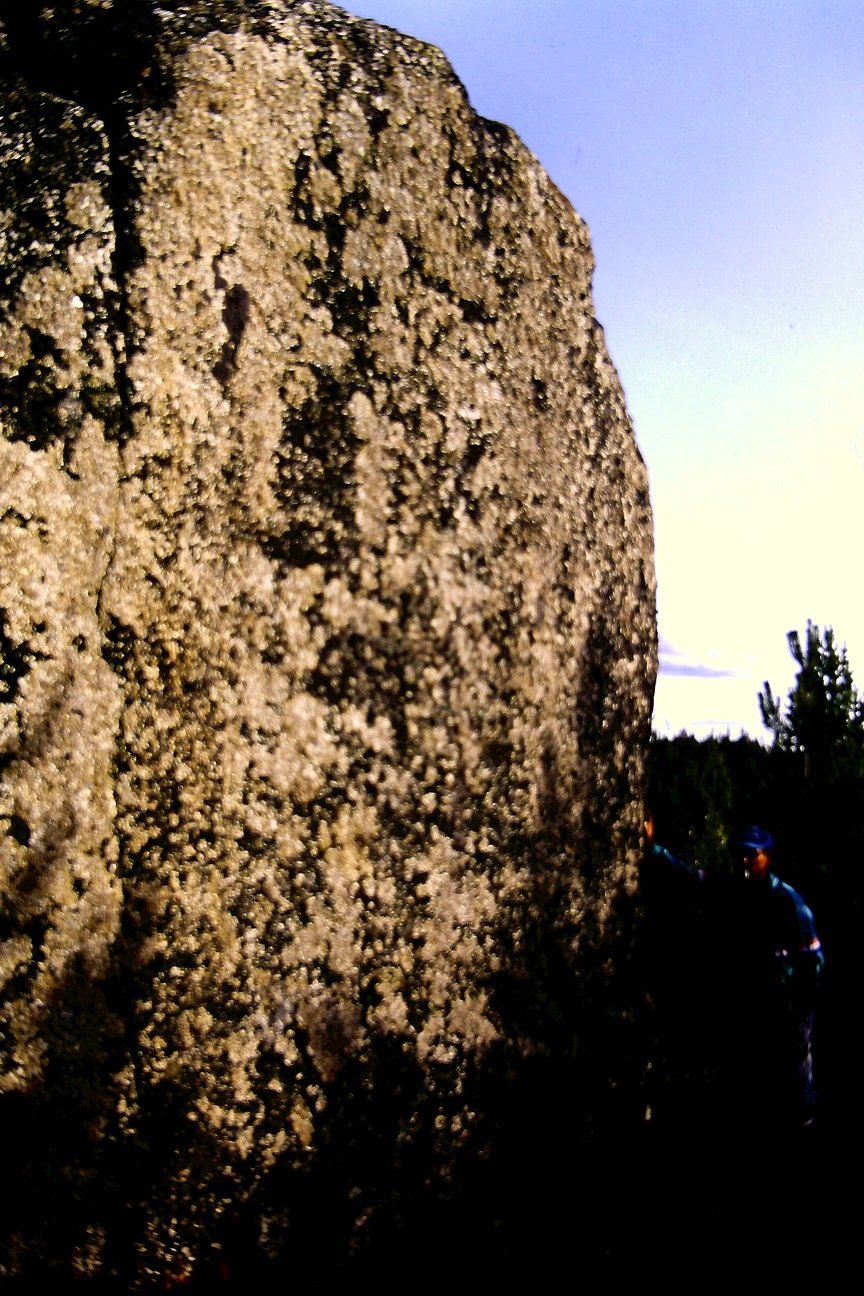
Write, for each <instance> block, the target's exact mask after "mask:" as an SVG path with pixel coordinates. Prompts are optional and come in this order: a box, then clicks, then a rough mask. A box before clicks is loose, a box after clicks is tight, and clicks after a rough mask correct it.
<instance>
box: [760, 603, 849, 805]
mask: <svg viewBox="0 0 864 1296" xmlns="http://www.w3.org/2000/svg"><path fill="white" fill-rule="evenodd" d="M786 638H787V641H788V644H789V651H790V652H791V654H792V657H793V659H794V660H795V662H796V663H797V665H798V675H797V677H796V680H795V684H794V685H793V687H792V689H791V690H790V693H789V697H788V699H787V702H786V706H785V709H784V707H783V704H782V703H781V701H780V699H779V697H775V695H774V694H773V693H772V691H771V685H770V684H769V683H768V681H767V680H766V681H765V689H764V692H761V693H760V694H759V710H760V712H761V715H762V721H763V723H764V724H765V725H766V727H767V728H768V729H770V730H771V731H772V733H773V734H774V743H775V746H777V747H779V748H780V749H781V751H789V752H803V754H804V761H805V773H806V776H807V777H808V778H812V779H816V780H818V781H824V782H828V783H833V782H836V781H837V780H838V779H843V778H845V777H847V776H849V775H851V776H853V777H855V778H857V777H860V775H861V773H862V771H864V702H862V699H861V697H860V696H859V694H858V690H857V689H856V687H855V684H854V682H853V680H852V671H851V668H850V666H849V658H848V655H847V652H846V647H845V645H844V646H843V647H842V648H840V649H839V650H838V648H837V644H836V641H835V638H834V631H833V629H832V628H831V627H830V626H828V627H827V628H826V629H825V631H824V632H820V629H819V627H818V626H817V625H814V624H813V622H812V621H808V622H807V631H806V639H805V641H804V643H802V641H801V636H800V635H799V634H798V631H797V630H791V631H790V632H789V634H788V635H787V636H786Z"/></svg>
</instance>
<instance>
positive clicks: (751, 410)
mask: <svg viewBox="0 0 864 1296" xmlns="http://www.w3.org/2000/svg"><path fill="white" fill-rule="evenodd" d="M346 7H348V8H350V9H351V11H352V12H354V13H358V14H360V15H362V16H363V17H368V18H374V19H375V20H376V21H378V22H383V23H385V24H387V25H388V26H391V27H396V28H398V29H399V30H400V31H403V32H407V33H408V34H410V35H412V36H417V37H419V38H420V39H422V40H426V41H430V42H432V43H433V44H436V45H438V46H439V47H440V48H441V49H443V50H444V52H445V54H446V55H447V57H448V58H449V60H450V62H451V64H452V65H453V67H454V69H455V71H456V73H457V75H458V76H459V77H460V79H461V80H462V82H463V84H464V85H465V88H466V90H467V92H468V95H469V98H470V100H471V103H472V104H473V106H474V108H475V109H476V110H477V111H478V112H479V113H481V114H482V115H483V116H484V117H491V118H493V119H495V120H497V121H503V122H506V123H507V125H509V126H512V127H513V129H514V130H515V131H516V132H517V133H518V134H519V135H520V136H521V138H522V139H523V140H524V142H525V143H526V144H527V145H528V147H529V148H530V149H531V150H532V152H533V153H535V154H536V156H537V157H538V158H539V159H540V161H541V162H542V164H543V165H544V167H545V169H546V170H547V172H548V173H549V175H550V176H551V177H552V179H553V180H554V181H555V183H556V184H557V185H558V187H559V188H560V189H561V190H562V191H563V192H564V193H565V194H566V195H567V197H568V198H569V199H570V201H571V202H572V204H573V206H574V207H575V208H576V210H577V211H578V212H579V214H580V215H581V216H582V217H583V218H584V219H585V220H586V221H587V223H588V226H589V229H590V231H591V236H592V242H593V247H594V253H595V257H596V260H597V270H596V273H595V277H594V301H595V311H596V314H597V318H598V319H599V320H600V322H601V323H602V324H603V326H604V329H605V331H606V339H607V343H608V345H609V349H610V352H611V354H612V358H613V360H614V362H615V365H616V367H617V369H618V372H619V375H620V377H621V380H622V383H623V386H624V390H625V392H626V395H627V404H628V408H629V410H630V414H631V417H632V419H633V423H634V426H635V430H636V437H637V440H638V442H639V446H640V449H641V451H642V454H643V456H644V458H645V460H646V463H647V465H648V470H649V475H650V480H651V498H652V505H653V508H654V522H655V543H656V565H657V579H658V602H657V606H658V622H659V630H660V636H661V663H660V676H659V678H658V682H657V693H656V699H655V710H654V727H655V729H656V731H657V732H658V733H661V734H667V735H671V734H676V733H678V732H680V731H681V730H686V731H688V732H690V733H694V734H696V735H697V736H699V737H704V736H706V735H707V734H709V733H712V732H713V733H720V734H723V733H730V734H731V735H732V736H733V737H737V736H738V734H739V733H741V732H742V731H744V732H747V733H749V734H751V735H753V736H754V737H759V738H761V739H762V740H763V741H766V740H767V739H768V737H769V735H768V734H767V731H766V730H765V729H764V728H763V726H762V724H761V720H760V716H759V707H758V700H757V697H758V693H759V690H760V688H761V687H762V685H763V682H764V681H765V680H769V681H770V682H771V685H772V688H773V689H774V692H775V693H778V692H779V693H780V695H781V696H784V697H785V695H786V694H787V692H788V690H789V688H790V687H791V685H792V683H793V680H794V673H795V668H794V664H793V662H792V659H791V657H790V655H789V651H788V647H787V644H786V634H787V632H788V631H789V630H792V629H799V630H802V631H803V629H804V627H805V625H806V622H807V620H808V619H809V620H812V621H814V622H816V624H818V625H820V626H823V627H824V626H826V625H831V626H833V627H834V630H835V633H836V636H837V638H838V640H839V642H840V643H845V644H846V645H847V646H848V649H849V656H850V661H851V664H852V669H853V674H854V675H855V678H856V681H857V683H858V684H859V687H860V686H864V598H862V592H864V591H862V567H864V0H740V2H739V0H357V3H356V5H350V4H349V5H347V6H346Z"/></svg>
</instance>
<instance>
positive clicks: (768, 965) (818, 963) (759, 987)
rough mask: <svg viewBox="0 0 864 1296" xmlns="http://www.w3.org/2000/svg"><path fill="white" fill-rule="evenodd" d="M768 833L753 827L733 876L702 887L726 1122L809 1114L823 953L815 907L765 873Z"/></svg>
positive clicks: (800, 1119)
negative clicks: (813, 1034)
mask: <svg viewBox="0 0 864 1296" xmlns="http://www.w3.org/2000/svg"><path fill="white" fill-rule="evenodd" d="M772 849H773V840H772V838H771V835H770V833H768V832H766V831H765V830H764V829H763V828H759V827H756V826H751V827H749V828H747V829H745V830H744V832H743V833H741V834H740V836H739V837H738V839H737V841H736V843H735V848H734V854H733V859H732V869H731V874H730V876H729V877H728V878H725V879H716V880H715V879H709V880H708V882H707V884H706V888H705V891H706V916H707V918H708V923H709V935H710V946H711V950H712V963H713V968H712V985H711V990H712V998H713V1004H712V1008H713V1013H712V1016H713V1018H714V1021H713V1023H712V1032H714V1033H715V1044H716V1078H717V1086H718V1088H717V1093H716V1098H717V1100H718V1102H719V1104H720V1107H721V1111H722V1113H723V1114H725V1116H726V1117H727V1118H731V1120H732V1121H733V1123H736V1124H740V1125H742V1126H745V1127H746V1126H753V1127H757V1126H758V1127H761V1128H764V1127H766V1126H773V1127H774V1128H777V1129H788V1128H790V1127H794V1126H796V1125H798V1126H800V1125H806V1124H809V1123H810V1122H811V1121H812V1118H813V1109H814V1103H815V1097H816V1095H815V1090H814V1086H813V1052H812V1033H813V1009H814V1004H815V998H816V989H817V985H818V982H819V976H820V973H821V970H822V964H823V961H824V960H823V955H822V947H821V943H820V941H819V937H818V936H817V934H816V928H815V925H814V921H813V914H812V913H811V911H810V910H809V909H808V907H807V905H806V904H805V903H804V901H803V900H802V898H801V896H800V895H799V894H798V892H797V891H794V890H793V889H792V887H790V886H788V885H787V884H786V883H785V882H781V881H780V879H779V878H778V877H777V876H776V875H775V874H774V873H773V872H772V871H771V860H772Z"/></svg>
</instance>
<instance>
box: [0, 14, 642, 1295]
mask: <svg viewBox="0 0 864 1296" xmlns="http://www.w3.org/2000/svg"><path fill="white" fill-rule="evenodd" d="M22 10H24V11H25V16H22V12H21V11H22ZM0 13H2V21H3V27H2V29H0V40H2V43H3V47H2V57H3V77H4V81H3V106H2V118H0V207H2V210H0V430H2V439H0V609H2V611H0V752H2V755H0V827H2V830H3V836H2V846H0V849H2V857H0V858H2V863H0V869H2V872H0V879H2V912H0V924H2V931H0V934H2V944H0V977H2V983H3V992H2V994H3V998H2V1016H0V1030H2V1037H0V1044H2V1072H0V1076H2V1078H0V1087H2V1091H3V1095H4V1096H3V1098H2V1100H0V1106H2V1107H3V1108H4V1109H5V1112H6V1115H5V1117H4V1121H3V1130H4V1131H5V1134H4V1141H5V1146H6V1149H7V1154H8V1149H9V1148H12V1150H13V1151H12V1162H11V1164H14V1166H15V1167H16V1169H15V1174H16V1176H17V1178H16V1181H15V1182H16V1184H17V1188H16V1204H15V1206H14V1207H13V1209H12V1211H11V1218H10V1219H7V1220H5V1221H4V1227H5V1231H6V1233H7V1235H8V1239H11V1240H7V1243H6V1244H5V1250H4V1253H3V1265H4V1272H5V1273H7V1274H15V1273H18V1272H24V1273H26V1272H28V1271H29V1269H32V1268H33V1266H35V1267H36V1268H37V1269H38V1267H39V1265H47V1266H49V1267H50V1266H54V1267H58V1268H59V1269H60V1270H62V1269H63V1266H66V1267H67V1268H68V1269H69V1270H70V1272H73V1273H75V1274H79V1275H84V1276H87V1275H97V1274H98V1275H103V1276H104V1275H106V1274H111V1273H114V1274H115V1275H116V1274H120V1275H121V1276H122V1275H125V1276H126V1278H127V1280H128V1281H130V1282H133V1281H134V1282H135V1283H143V1284H145V1285H146V1282H147V1281H149V1280H150V1279H152V1280H153V1281H157V1282H164V1281H166V1280H167V1279H166V1275H167V1276H168V1278H170V1280H171V1281H174V1280H175V1279H176V1280H177V1281H179V1280H181V1279H182V1278H183V1277H184V1276H188V1275H189V1274H190V1273H193V1272H196V1266H198V1267H199V1270H200V1266H201V1265H202V1264H205V1263H207V1262H210V1261H212V1260H213V1257H214V1256H218V1255H222V1256H223V1257H224V1255H225V1254H227V1252H226V1248H227V1246H228V1242H227V1241H226V1238H227V1235H228V1230H229V1223H228V1222H229V1221H231V1220H233V1221H234V1225H232V1227H235V1231H236V1229H237V1228H240V1227H241V1226H240V1225H237V1224H236V1220H237V1218H238V1214H237V1213H238V1210H240V1209H241V1208H242V1209H245V1210H246V1212H247V1217H248V1219H247V1222H246V1223H245V1224H244V1225H243V1226H242V1227H245V1228H247V1231H249V1234H250V1237H253V1243H252V1245H253V1246H260V1247H262V1248H263V1249H264V1251H266V1253H267V1255H268V1256H269V1257H270V1259H271V1260H272V1259H273V1257H274V1256H276V1257H277V1258H278V1252H279V1246H280V1240H279V1239H280V1238H285V1239H289V1240H290V1239H291V1237H293V1236H294V1234H292V1232H291V1229H292V1226H293V1227H294V1228H295V1234H296V1231H297V1227H299V1226H298V1225H297V1223H296V1221H297V1220H298V1219H301V1224H302V1218H301V1216H299V1215H298V1213H297V1211H298V1208H297V1206H296V1202H295V1205H294V1206H293V1207H291V1206H290V1203H291V1202H292V1201H295V1198H296V1197H297V1190H296V1184H297V1183H300V1184H301V1185H303V1184H305V1185H307V1187H308V1185H310V1184H312V1183H313V1179H314V1174H315V1173H317V1171H316V1169H315V1168H316V1167H318V1170H319V1171H320V1168H321V1167H322V1166H323V1167H325V1168H326V1169H327V1176H326V1183H327V1188H326V1192H327V1193H329V1194H330V1197H328V1199H327V1200H328V1202H329V1203H330V1205H329V1207H328V1209H331V1208H332V1219H331V1223H333V1220H334V1219H335V1220H336V1223H335V1224H333V1230H332V1232H333V1236H334V1237H337V1238H338V1235H339V1230H340V1228H343V1225H344V1231H345V1233H346V1234H351V1235H352V1236H356V1235H357V1234H358V1232H359V1233H362V1229H363V1226H364V1223H366V1224H368V1223H369V1221H370V1220H372V1221H374V1216H375V1212H376V1209H378V1210H380V1209H381V1202H382V1201H383V1200H384V1198H385V1197H387V1194H389V1197H388V1198H387V1199H388V1200H391V1199H392V1198H393V1194H394V1192H395V1193H397V1194H398V1176H399V1174H405V1175H407V1174H408V1173H409V1169H408V1167H410V1166H414V1167H415V1169H414V1171H412V1173H415V1174H416V1177H417V1182H418V1183H420V1182H423V1183H425V1184H427V1185H428V1183H429V1182H430V1176H431V1177H432V1179H434V1177H435V1176H438V1177H439V1178H440V1179H443V1180H447V1179H448V1176H449V1177H450V1178H451V1179H452V1176H453V1174H454V1167H455V1168H456V1169H455V1173H456V1174H457V1175H458V1167H459V1164H460V1157H463V1158H468V1157H473V1156H476V1155H477V1154H478V1153H481V1154H484V1155H494V1141H495V1137H496V1132H497V1134H498V1135H500V1136H501V1137H504V1134H505V1133H506V1131H504V1133H502V1131H503V1130H504V1127H505V1126H506V1124H507V1122H508V1121H509V1120H512V1119H513V1116H514V1109H513V1104H511V1106H510V1107H509V1108H508V1106H507V1099H506V1096H505V1097H502V1093H504V1091H506V1090H507V1086H508V1084H509V1085H510V1087H511V1090H512V1089H513V1085H514V1084H516V1086H517V1089H516V1090H513V1092H517V1091H518V1076H519V1074H520V1067H530V1065H531V1062H532V1059H536V1058H538V1057H540V1058H547V1059H548V1058H552V1059H553V1060H554V1059H558V1060H559V1061H560V1062H561V1064H562V1065H566V1066H568V1067H571V1071H568V1072H567V1074H568V1076H569V1075H571V1072H572V1075H577V1074H578V1077H579V1084H578V1085H577V1084H575V1082H574V1086H573V1087H572V1088H569V1087H568V1089H567V1094H566V1101H567V1106H568V1109H569V1110H568V1115H569V1117H570V1118H571V1119H572V1118H573V1117H574V1114H575V1117H576V1118H577V1119H578V1120H584V1121H585V1122H586V1123H588V1124H590V1122H591V1120H592V1119H593V1117H594V1111H595V1108H596V1106H597V1104H598V1103H599V1102H601V1098H602V1095H601V1091H602V1090H604V1086H605V1088H607V1089H608V1088H609V1087H610V1086H612V1087H613V1088H614V1086H615V1085H617V1084H619V1082H620V1078H619V1076H618V1072H619V1071H620V1070H621V1065H622V1063H621V1057H622V1056H623V1051H622V1052H621V1054H620V1055H619V1052H618V1051H617V1050H616V1047H615V1046H614V1045H610V1040H614V1039H617V1038H618V1037H617V1035H616V1034H615V1031H616V1030H618V1029H619V1028H620V1029H621V1030H622V1031H623V1030H625V1026H626V1018H627V1012H626V1007H627V1005H626V1002H625V1001H622V1002H619V999H620V994H619V992H618V991H616V989H615V978H614V976H613V975H612V969H614V967H615V965H616V959H617V958H618V954H617V953H616V950H617V948H618V945H620V944H622V943H621V942H620V940H619V939H618V937H619V933H620V928H621V925H622V919H621V917H620V913H619V911H620V908H621V901H622V897H626V895H627V894H628V892H629V891H631V890H632V884H633V878H634V870H635V865H636V861H637V851H638V823H639V817H640V813H641V806H640V801H641V793H642V779H643V763H644V757H645V744H646V740H647V733H648V724H649V714H650V698H651V693H652V689H653V679H654V669H655V642H654V638H655V632H654V584H653V565H652V562H653V560H652V539H651V519H650V512H649V504H648V495H647V482H646V474H645V470H644V467H643V464H642V461H641V459H640V456H639V453H638V450H637V448H636V445H635V442H634V438H633V435H632V431H631V428H630V424H629V421H628V417H627V414H626V411H625V407H624V402H623V397H622V393H621V390H620V387H619V384H618V380H617V378H616V375H615V372H614V370H613V368H612V366H611V363H610V361H609V358H608V355H607V352H606V349H605V345H604V341H603V334H602V330H601V329H600V327H599V326H598V324H597V322H596V321H595V319H594V318H593V307H592V301H591V293H590V280H591V273H592V267H593V261H592V255H591V250H590V246H589V240H588V233H587V230H586V228H585V226H584V224H583V223H582V221H581V220H580V219H579V217H578V216H577V215H575V214H574V212H573V211H572V209H571V207H570V206H569V204H568V202H567V201H566V199H565V198H564V197H563V196H562V195H561V194H560V193H559V192H558V190H557V189H556V188H555V186H554V184H552V182H551V181H550V180H549V179H548V177H547V176H546V175H545V174H544V172H543V170H542V169H541V167H540V166H539V164H538V163H537V161H536V159H535V158H534V157H533V156H532V155H531V154H530V153H529V152H528V151H527V150H526V149H525V147H524V146H523V145H522V144H521V143H520V141H519V140H518V139H517V138H516V136H515V135H514V134H513V133H512V132H511V131H510V130H508V129H507V128H506V127H504V126H501V125H498V124H497V123H492V122H487V121H484V120H482V119H481V118H479V117H477V116H476V115H475V114H474V112H473V111H472V109H471V108H470V106H469V104H468V102H467V99H466V96H465V92H464V90H463V88H462V86H461V85H460V83H459V82H458V80H457V79H456V78H455V76H454V75H453V73H452V71H451V69H450V67H449V65H448V64H447V62H446V59H445V58H444V56H443V55H442V54H441V53H440V52H439V51H438V50H437V49H434V48H432V47H430V46H426V45H422V44H420V43H419V42H417V41H415V40H412V39H410V38H408V37H406V36H402V35H399V34H397V33H396V32H394V31H391V30H389V29H385V28H381V27H377V26H376V25H375V24H373V23H370V22H365V21H360V20H358V19H355V18H352V17H350V16H349V15H348V14H346V13H344V12H343V11H342V10H340V9H337V8H335V7H333V6H331V5H329V4H327V3H324V2H323V0H310V2H307V3H298V4H292V3H290V2H289V0H280V2H277V3H257V4H256V3H252V2H251V0H250V2H249V3H247V4H239V3H220V2H219V0H211V3H208V4H203V3H202V4H194V3H190V4H178V3H176V0H175V3H164V4H162V5H161V6H159V7H157V6H155V5H151V4H148V3H132V2H131V0H130V2H129V3H125V4H124V3H121V0H114V4H113V5H111V4H109V3H107V2H106V3H100V2H99V0H90V2H89V3H85V0H77V2H75V0H73V2H71V3H67V4H66V5H63V4H54V5H53V6H51V7H46V6H40V5H39V4H34V5H32V6H31V7H30V8H29V9H28V7H27V6H20V5H15V6H13V5H11V4H7V3H4V4H3V5H2V7H0ZM616 942H617V943H616ZM622 948H623V945H622ZM616 996H617V997H616ZM610 1022H613V1023H617V1025H615V1026H614V1027H613V1026H610V1025H609V1023H610ZM598 1023H599V1025H598ZM622 1023H624V1025H622ZM625 1033H626V1032H625ZM576 1058H578V1066H576V1070H575V1071H572V1066H571V1064H572V1065H575V1063H574V1062H573V1060H574V1059H576ZM514 1077H516V1080H515V1081H514ZM586 1077H590V1078H589V1079H586ZM580 1086H581V1087H580ZM541 1097H542V1101H543V1102H548V1101H552V1095H550V1094H549V1093H546V1094H545V1095H541ZM502 1113H503V1115H502ZM519 1118H520V1119H526V1120H528V1121H532V1120H533V1121H535V1122H536V1121H537V1120H539V1119H540V1113H539V1112H531V1111H530V1110H528V1111H526V1110H524V1108H522V1109H521V1110H520V1112H519ZM490 1149H491V1151H490ZM304 1176H305V1178H304ZM310 1176H313V1177H310ZM340 1176H341V1178H340ZM388 1176H389V1177H388ZM321 1179H322V1176H321V1174H319V1180H321ZM314 1182H318V1180H314ZM394 1182H395V1183H397V1187H396V1188H395V1189H394V1187H393V1183H394ZM46 1184H47V1185H48V1190H49V1195H50V1194H54V1195H53V1196H52V1197H51V1201H52V1202H56V1203H59V1205H57V1206H56V1210H55V1213H54V1214H53V1215H51V1216H50V1218H49V1214H48V1212H49V1208H48V1207H47V1206H46V1207H45V1208H44V1210H45V1212H46V1218H45V1220H43V1219H42V1215H40V1209H41V1206H40V1200H41V1194H42V1193H43V1190H45V1186H46ZM292 1185H294V1186H293V1187H292ZM343 1189H344V1192H343ZM304 1191H305V1190H304ZM310 1191H311V1189H310ZM292 1193H293V1194H294V1196H293V1197H292ZM340 1194H341V1196H340ZM334 1202H335V1203H336V1204H335V1205H334ZM289 1207H290V1209H289ZM51 1209H55V1208H54V1207H52V1208H51ZM292 1210H293V1211H294V1214H293V1216H292V1215H291V1211H292ZM280 1212H281V1213H280ZM58 1216H59V1218H60V1219H61V1220H62V1227H58V1226H57V1218H58ZM249 1220H251V1223H249V1222H248V1221H249ZM292 1220H293V1222H294V1223H293V1225H292ZM370 1227H372V1225H370ZM284 1245H285V1246H287V1245H288V1242H287V1241H286V1242H285V1243H284ZM220 1248H221V1251H220ZM268 1248H269V1250H268ZM222 1263H223V1265H227V1264H228V1261H227V1260H224V1258H223V1261H222ZM172 1275H173V1277H172Z"/></svg>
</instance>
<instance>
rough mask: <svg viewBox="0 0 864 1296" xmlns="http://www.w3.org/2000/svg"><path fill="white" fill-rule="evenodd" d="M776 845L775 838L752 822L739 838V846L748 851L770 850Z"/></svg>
mask: <svg viewBox="0 0 864 1296" xmlns="http://www.w3.org/2000/svg"><path fill="white" fill-rule="evenodd" d="M773 845H774V838H773V837H772V836H771V834H770V833H769V832H766V831H765V829H764V828H758V827H757V826H756V824H751V825H750V827H749V828H745V829H744V831H743V832H742V833H741V835H740V837H739V838H738V846H739V847H740V848H741V849H742V850H748V851H769V850H770V849H771V847H772V846H773Z"/></svg>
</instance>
